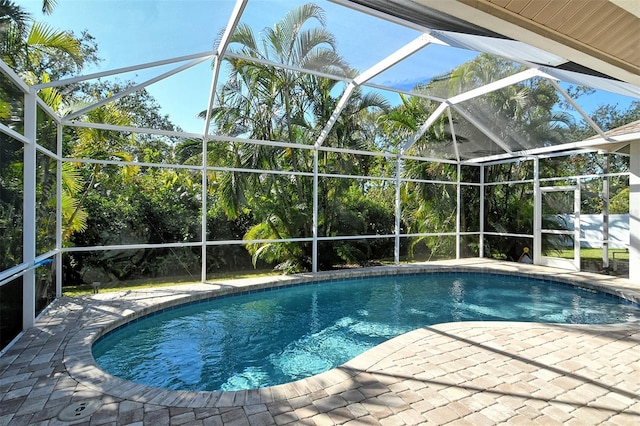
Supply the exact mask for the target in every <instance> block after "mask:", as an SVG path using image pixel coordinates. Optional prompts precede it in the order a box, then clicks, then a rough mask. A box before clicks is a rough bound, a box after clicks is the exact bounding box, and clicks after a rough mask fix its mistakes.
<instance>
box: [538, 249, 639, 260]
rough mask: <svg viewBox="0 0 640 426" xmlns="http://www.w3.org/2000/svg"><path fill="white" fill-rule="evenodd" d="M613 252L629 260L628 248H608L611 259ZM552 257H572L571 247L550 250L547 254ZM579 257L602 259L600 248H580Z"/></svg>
mask: <svg viewBox="0 0 640 426" xmlns="http://www.w3.org/2000/svg"><path fill="white" fill-rule="evenodd" d="M613 253H615V254H616V259H620V260H629V250H627V249H609V259H610V260H611V259H613ZM548 255H549V256H553V257H562V258H564V259H573V249H571V250H561V251H559V252H552V253H549V254H548ZM580 258H581V259H584V260H602V249H601V248H581V249H580Z"/></svg>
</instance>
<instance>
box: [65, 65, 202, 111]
mask: <svg viewBox="0 0 640 426" xmlns="http://www.w3.org/2000/svg"><path fill="white" fill-rule="evenodd" d="M207 59H208V58H207V57H204V58H199V59H196V60H195V61H192V62H189V63H187V64H184V65H182V66H179V67H178V68H175V69H172V70H171V71H167V72H166V73H164V74H161V75H159V76H157V77H154V78H152V79H150V80H147V81H145V82H142V83H140V84H136V85H135V86H131V87H129V88H128V89H126V90H123V91H122V92H118V93H116V94H115V95H113V96H110V97H108V98H105V99H103V100H101V101H99V102H96V103H94V104H91V105H89V106H87V107H85V108H82V109H80V110H78V111H76V112H74V113H71V114H69V115H67V116H65V117H63V123H65V122H67V121H69V120H73V119H74V118H77V117H80V116H81V115H83V114H86V113H87V112H89V111H91V110H94V109H96V108H99V107H101V106H103V105H106V104H108V103H109V102H113V101H116V100H118V99H120V98H122V97H124V96H127V95H129V94H131V93H134V92H136V91H137V90H140V89H143V88H145V87H147V86H149V85H151V84H153V83H157V82H158V81H161V80H164V79H165V78H167V77H170V76H172V75H174V74H178V73H179V72H182V71H184V70H186V69H189V68H191V67H193V66H195V65H198V64H199V63H201V62H204V61H206V60H207Z"/></svg>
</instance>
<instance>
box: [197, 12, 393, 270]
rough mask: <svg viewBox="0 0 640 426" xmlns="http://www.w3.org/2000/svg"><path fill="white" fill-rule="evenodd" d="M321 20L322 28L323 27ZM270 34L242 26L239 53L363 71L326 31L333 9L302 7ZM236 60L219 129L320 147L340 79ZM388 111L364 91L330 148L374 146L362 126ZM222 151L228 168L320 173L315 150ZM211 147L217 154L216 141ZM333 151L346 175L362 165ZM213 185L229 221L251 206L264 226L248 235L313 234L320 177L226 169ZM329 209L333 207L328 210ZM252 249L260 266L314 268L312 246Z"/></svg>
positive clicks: (235, 46)
mask: <svg viewBox="0 0 640 426" xmlns="http://www.w3.org/2000/svg"><path fill="white" fill-rule="evenodd" d="M314 23H316V24H319V25H316V26H313V24H314ZM261 34H262V37H261V39H259V40H258V39H256V37H255V35H254V33H253V31H252V29H251V28H250V27H249V26H247V25H244V24H241V25H239V26H238V28H237V30H236V32H235V33H234V34H233V36H232V37H231V43H230V51H232V52H235V53H238V54H241V55H243V56H246V57H252V58H256V59H263V60H268V61H271V62H277V63H282V64H284V65H287V66H292V67H298V68H306V69H314V70H319V71H323V72H326V73H332V74H335V75H352V74H353V71H352V70H351V69H350V68H349V66H348V65H347V63H346V62H345V61H344V60H343V59H342V57H340V56H339V55H338V53H337V52H336V50H335V39H334V36H333V35H332V34H331V33H330V32H328V31H327V30H326V28H325V16H324V11H323V10H322V9H321V8H320V7H318V6H316V5H314V4H304V5H301V6H299V7H298V8H296V9H293V10H292V11H290V12H289V13H287V15H286V16H285V17H284V18H283V19H282V20H281V21H279V22H278V23H276V24H275V25H274V27H273V28H266V29H265V30H264V31H263V32H262V33H261ZM226 60H227V62H228V64H229V65H230V76H229V79H228V81H227V82H226V83H225V84H224V85H223V87H222V89H221V91H220V97H219V102H218V106H217V107H216V108H215V109H214V110H213V113H212V121H213V123H212V124H213V125H212V128H214V129H215V131H217V132H219V133H223V134H229V135H232V136H239V135H246V136H248V137H251V138H255V139H262V140H273V141H286V142H289V143H297V144H310V143H312V142H314V141H315V140H316V139H317V137H318V135H319V134H320V132H321V130H322V128H323V126H324V124H325V123H326V121H327V120H328V118H329V117H330V115H331V113H332V112H333V110H334V108H335V106H336V104H337V100H336V99H335V98H333V97H332V96H331V92H332V90H333V89H334V86H335V85H336V82H334V81H331V80H329V79H327V78H322V77H317V76H314V75H309V74H304V73H300V72H295V71H291V70H289V69H286V68H282V67H275V66H270V65H265V64H261V63H258V62H250V61H247V60H245V59H235V58H227V59H226ZM385 106H386V101H385V100H384V99H382V98H381V97H379V96H377V95H372V94H367V95H363V94H362V93H361V92H359V91H357V92H356V93H355V94H354V95H353V96H352V98H351V99H350V101H349V103H348V105H347V106H346V107H345V109H344V111H343V114H342V115H341V117H340V119H339V120H338V122H337V123H336V125H335V126H334V128H333V130H332V132H331V134H330V135H329V138H328V139H327V140H326V142H325V144H327V145H331V146H339V147H348V148H364V146H363V143H364V142H363V140H364V138H363V135H364V132H363V128H362V126H360V125H359V124H358V123H359V120H362V119H363V118H364V117H365V116H366V114H367V112H368V111H369V110H370V109H372V108H381V107H385ZM217 145H218V148H217V152H218V154H219V155H220V156H221V157H222V158H226V159H227V161H228V163H227V164H226V165H228V166H234V167H241V168H249V169H264V170H289V171H293V172H310V171H311V170H312V167H313V159H312V156H311V152H310V151H307V150H298V149H290V148H280V147H271V146H265V145H249V144H239V143H235V144H229V145H226V147H227V148H226V149H227V154H226V155H225V154H222V153H220V150H219V144H217ZM210 146H211V147H212V148H213V149H214V150H216V148H215V146H216V144H215V143H214V144H211V145H210ZM371 146H373V144H371ZM323 155H324V157H323V161H325V164H327V163H328V162H331V163H332V167H334V168H337V170H336V171H337V172H340V171H343V172H344V170H345V169H346V168H347V167H353V164H352V163H350V162H348V161H345V160H346V159H345V158H344V157H335V156H333V157H332V156H329V155H325V154H323ZM218 158H220V157H218ZM360 161H362V160H360ZM212 185H214V186H215V187H216V189H217V191H216V196H217V197H218V203H219V204H221V205H223V206H225V207H226V213H227V215H228V217H229V218H231V219H233V218H235V217H237V215H238V213H239V212H240V211H242V210H243V209H244V210H250V211H251V213H252V215H253V217H254V219H255V220H256V221H257V222H258V224H257V225H255V226H254V227H253V228H252V229H250V230H249V232H248V233H247V235H246V236H245V238H247V239H267V238H268V239H272V238H273V239H281V238H294V237H301V236H307V237H308V236H310V235H311V217H312V216H311V215H312V188H313V181H312V179H311V178H310V177H305V176H297V175H294V176H282V175H274V174H268V173H265V174H258V173H229V172H225V173H217V174H215V176H214V179H213V180H212ZM340 191H342V192H344V191H346V188H341V189H340ZM338 195H339V194H338ZM338 195H336V194H335V193H334V196H335V198H333V200H334V201H335V200H337V199H339V197H338ZM321 197H323V196H321ZM327 199H328V198H327V197H324V198H323V200H325V201H326V200H327ZM325 204H327V203H325ZM329 208H330V206H329V205H328V204H327V211H329V210H328V209H329ZM334 211H335V210H334ZM321 220H323V219H321ZM330 220H333V219H332V217H331V215H329V214H327V215H326V217H325V219H324V220H323V223H324V224H325V225H326V226H327V227H328V228H330V225H329V221H330ZM248 248H249V250H250V252H251V253H252V254H253V255H254V259H255V260H257V259H258V258H262V259H270V260H274V259H280V261H282V260H283V259H285V258H293V259H297V261H298V264H297V265H291V267H292V268H294V269H295V268H297V267H302V268H308V267H309V266H310V252H311V247H310V245H309V244H286V243H278V244H255V245H249V246H248Z"/></svg>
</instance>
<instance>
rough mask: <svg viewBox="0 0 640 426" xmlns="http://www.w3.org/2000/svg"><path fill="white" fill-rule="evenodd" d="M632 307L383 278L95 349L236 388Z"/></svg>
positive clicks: (263, 303) (141, 368)
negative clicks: (469, 328)
mask: <svg viewBox="0 0 640 426" xmlns="http://www.w3.org/2000/svg"><path fill="white" fill-rule="evenodd" d="M638 319H640V309H639V308H638V306H637V305H634V304H631V303H628V302H625V301H623V300H621V299H617V298H614V297H610V296H606V295H604V294H601V293H596V292H592V291H587V290H583V289H579V288H576V287H573V286H569V285H562V284H558V283H550V282H546V281H541V280H536V279H532V278H525V277H519V276H507V275H494V274H478V273H431V274H419V275H390V276H382V277H369V278H364V279H346V280H341V281H333V282H324V283H312V284H306V285H299V286H295V287H288V288H280V289H273V290H270V291H263V292H257V293H250V294H241V295H234V296H230V297H223V298H215V299H210V300H208V301H203V302H198V303H192V304H189V305H185V306H180V307H177V308H172V309H170V310H166V311H162V312H158V313H156V314H154V315H153V316H147V317H145V318H143V319H141V320H138V321H136V322H135V323H132V324H128V325H126V326H124V327H121V328H119V329H117V330H114V331H113V332H111V333H109V334H108V335H106V336H103V337H102V338H101V339H99V341H97V342H96V344H95V345H94V347H93V355H94V357H95V359H96V361H97V364H98V365H99V366H100V367H101V368H102V369H104V370H105V371H107V372H109V373H111V374H113V375H115V376H118V377H121V378H124V379H127V380H131V381H135V382H138V383H141V384H145V385H150V386H156V387H162V388H167V389H176V390H178V389H179V390H209V391H214V390H240V389H251V388H257V387H264V386H271V385H276V384H280V383H286V382H290V381H293V380H297V379H300V378H303V377H309V376H311V375H314V374H317V373H320V372H323V371H326V370H329V369H331V368H333V367H336V366H338V365H340V364H343V363H344V362H346V361H348V360H350V359H352V358H354V357H355V356H357V355H358V354H360V353H362V352H364V351H366V350H367V349H369V348H372V347H373V346H376V345H378V344H380V343H381V342H383V341H385V340H388V339H390V338H392V337H394V336H396V335H399V334H402V333H405V332H407V331H410V330H412V329H415V328H419V327H424V326H428V325H433V324H437V323H444V322H452V321H472V320H473V321H478V320H480V321H483V320H485V321H486V320H491V321H495V320H498V321H536V322H553V323H587V324H589V323H617V322H624V321H630V320H638Z"/></svg>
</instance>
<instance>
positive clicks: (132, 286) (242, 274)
mask: <svg viewBox="0 0 640 426" xmlns="http://www.w3.org/2000/svg"><path fill="white" fill-rule="evenodd" d="M270 275H281V273H280V272H274V271H272V270H271V269H269V270H255V271H238V272H227V273H222V274H215V275H213V276H210V277H208V278H207V280H208V281H216V280H230V279H239V278H255V277H266V276H270ZM199 282H200V280H199V279H194V277H193V276H189V275H186V276H182V277H170V278H161V277H160V278H143V279H139V280H131V281H122V282H116V283H105V284H102V285H101V286H100V293H106V292H112V291H123V290H143V289H146V288H155V287H168V286H173V285H183V284H193V283H199ZM92 293H93V288H92V287H91V285H89V284H80V285H70V286H64V287H62V294H63V296H83V295H87V294H92Z"/></svg>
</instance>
